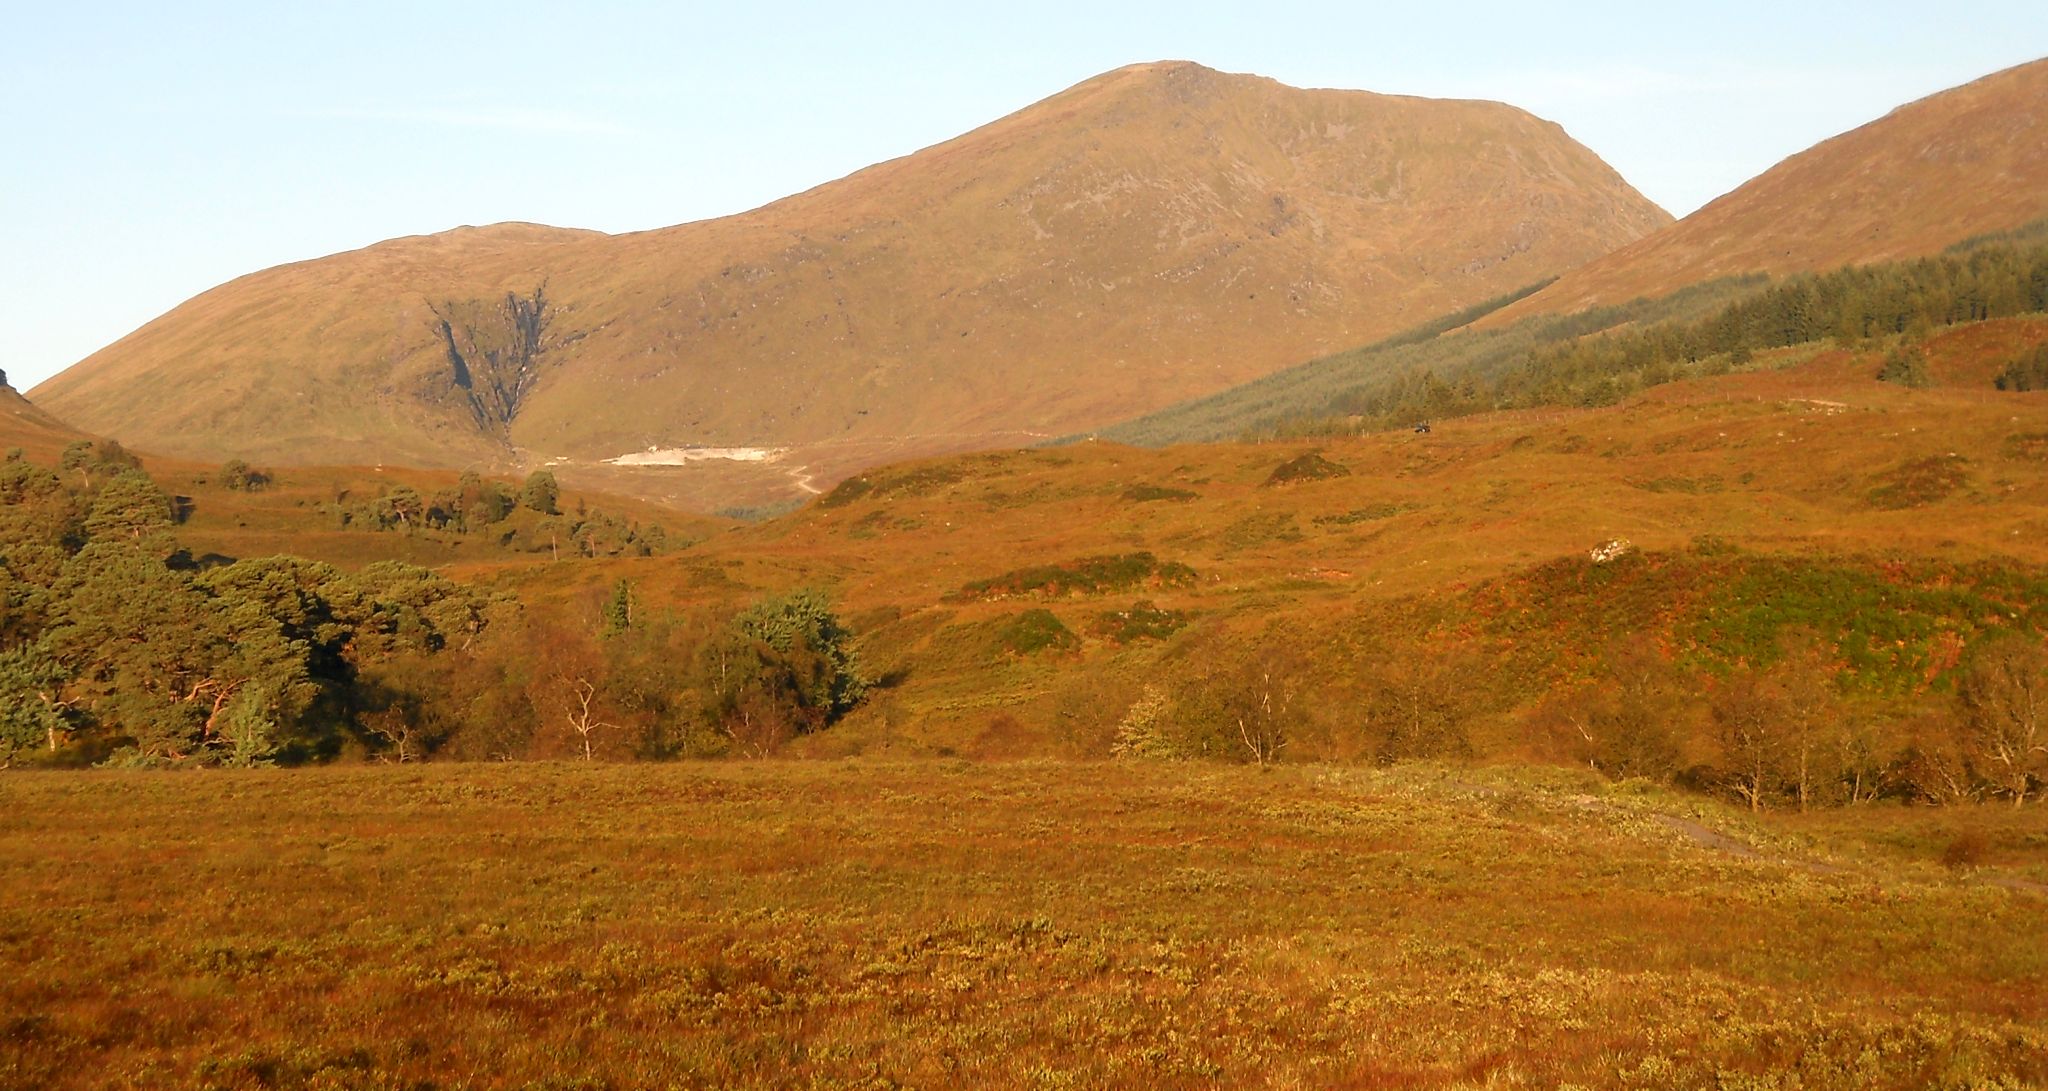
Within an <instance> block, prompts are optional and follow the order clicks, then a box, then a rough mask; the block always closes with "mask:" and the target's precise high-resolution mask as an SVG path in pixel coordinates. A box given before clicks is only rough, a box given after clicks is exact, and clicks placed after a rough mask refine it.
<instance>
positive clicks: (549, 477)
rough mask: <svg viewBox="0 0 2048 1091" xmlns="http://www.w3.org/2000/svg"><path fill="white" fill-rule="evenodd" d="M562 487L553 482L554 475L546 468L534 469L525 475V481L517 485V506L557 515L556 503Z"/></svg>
mask: <svg viewBox="0 0 2048 1091" xmlns="http://www.w3.org/2000/svg"><path fill="white" fill-rule="evenodd" d="M561 496H562V488H561V486H560V485H557V484H555V475H554V474H552V473H550V472H548V471H547V470H535V471H533V472H532V473H530V474H528V475H526V483H525V484H524V485H521V486H520V487H519V506H520V507H522V508H525V509H527V510H528V511H537V512H540V513H541V514H542V515H559V514H561V511H560V509H559V508H557V507H556V504H557V503H558V502H559V501H560V500H561Z"/></svg>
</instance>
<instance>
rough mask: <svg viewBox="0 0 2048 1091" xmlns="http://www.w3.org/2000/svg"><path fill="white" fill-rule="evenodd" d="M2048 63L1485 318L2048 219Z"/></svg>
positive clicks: (1700, 214)
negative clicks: (2047, 134)
mask: <svg viewBox="0 0 2048 1091" xmlns="http://www.w3.org/2000/svg"><path fill="white" fill-rule="evenodd" d="M2044 126H2048V60H2038V61H2034V62H2032V63H2030V64H2024V65H2020V66H2017V67H2014V68H2009V69H2006V70H2005V71H2003V72H1996V73H1993V74H1992V75H1989V76H1986V77H1984V78H1983V79H1980V80H1976V81H1974V82H1971V83H1967V84H1964V85H1963V86H1961V87H1957V88H1953V89H1951V90H1948V91H1943V92H1941V93H1939V94H1936V95H1931V96H1929V97H1927V98H1924V99H1921V100H1919V101H1917V102H1912V103H1908V104H1906V105H1904V106H1901V107H1899V108H1898V109H1896V110H1894V111H1892V112H1891V113H1889V114H1887V115H1885V116H1884V117H1882V118H1879V119H1877V120H1876V121H1873V122H1871V123H1869V124H1867V125H1864V126H1861V127H1860V128H1857V129H1854V130H1852V131H1850V132H1847V133H1843V134H1842V135H1840V136H1837V137H1835V138H1833V139H1831V140H1827V141H1823V142H1822V143H1820V144H1817V145H1815V146H1814V147H1812V148H1809V149H1807V150H1806V151H1803V152H1800V153H1799V154H1798V155H1795V156H1792V157H1791V158H1789V159H1786V160H1785V161H1784V162H1782V163H1779V164H1778V165H1777V166H1774V167H1772V168H1771V169H1770V170H1768V171H1765V172H1764V173H1763V174H1761V175H1758V176H1757V177H1756V178H1754V179H1751V180H1750V181H1748V182H1746V183H1744V184H1743V185H1741V186H1740V187H1738V188H1737V189H1735V190H1734V191H1733V192H1731V193H1728V194H1727V195H1725V196H1723V197H1721V198H1719V199H1717V200H1715V201H1713V202H1712V203H1710V204H1708V205H1707V206H1706V207H1705V208H1702V209H1700V210H1699V211H1697V212H1694V213H1693V214H1692V215H1690V216H1687V217H1686V218H1685V219H1683V220H1681V221H1679V222H1678V223H1676V224H1673V225H1671V226H1670V227H1667V228H1664V229H1663V230H1661V231H1658V232H1655V233H1654V234H1651V235H1649V236H1647V237H1645V238H1643V239H1641V240H1639V241H1637V242H1635V243H1632V244H1630V245H1628V246H1625V247H1622V248H1620V249H1619V250H1616V251H1615V252H1614V253H1612V254H1608V255H1606V256H1604V257H1601V258H1599V259H1596V260H1594V261H1591V262H1588V263H1587V264H1586V265H1584V266H1581V267H1580V268H1578V269H1574V270H1572V271H1571V272H1569V273H1566V274H1565V275H1564V276H1562V277H1560V278H1559V279H1558V281H1557V282H1556V283H1554V284H1552V285H1550V286H1549V287H1548V288H1545V289H1544V290H1543V291H1540V292H1538V293H1536V294H1535V295H1533V296H1531V297H1529V298H1528V299H1525V300H1522V301H1520V302H1518V303H1516V304H1514V305H1513V306H1510V307H1507V308H1505V309H1503V310H1501V311H1499V312H1498V313H1496V314H1493V315H1490V316H1488V317H1487V318H1485V319H1482V320H1481V322H1480V325H1482V326H1485V327H1499V326H1504V325H1507V324H1509V323H1512V322H1515V321H1518V320H1520V319H1522V318H1526V317H1529V316H1531V315H1539V314H1567V313H1571V312H1574V311H1579V310H1583V309H1585V308H1587V307H1593V306H1603V305H1607V306H1611V305H1614V304H1617V303H1622V302H1625V301H1627V300H1631V299H1637V298H1641V297H1645V296H1649V297H1655V296H1660V295H1663V294H1665V293H1667V292H1672V291H1676V290H1678V289H1680V288H1683V287H1685V286H1686V285H1689V284H1698V283H1701V282H1703V281H1708V280H1713V279H1716V278H1721V277H1730V276H1737V275H1741V274H1747V273H1772V274H1780V275H1782V274H1785V273H1792V272H1812V271H1824V270H1828V269H1834V268H1838V267H1840V266H1843V265H1851V264H1863V263H1868V262H1878V261H1892V260H1896V259H1899V258H1908V257H1918V256H1921V255H1926V254H1933V253H1936V252H1938V251H1940V250H1941V249H1942V248H1943V247H1945V246H1948V245H1949V244H1951V243H1954V242H1956V241H1958V240H1960V239H1962V238H1964V237H1966V236H1972V235H1980V234H1987V233H1995V232H1999V231H2004V230H2009V229H2011V228H2016V227H2019V226H2021V225H2023V224H2027V223H2030V222H2032V221H2034V220H2037V219H2040V218H2041V217H2043V216H2048V141H2044V140H2042V139H2041V136H2040V134H2041V132H2042V129H2043V127H2044Z"/></svg>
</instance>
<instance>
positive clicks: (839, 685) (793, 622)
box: [733, 588, 868, 723]
mask: <svg viewBox="0 0 2048 1091" xmlns="http://www.w3.org/2000/svg"><path fill="white" fill-rule="evenodd" d="M733 624H734V626H735V628H737V629H738V631H739V632H741V633H744V634H745V635H746V636H748V637H749V638H751V639H753V640H755V641H758V642H759V643H761V644H762V645H764V646H766V647H768V648H770V649H772V650H773V651H775V652H776V653H777V654H779V655H783V656H788V657H806V658H810V659H814V660H815V661H816V663H815V665H814V666H813V668H812V669H810V670H809V671H807V672H806V675H807V678H806V681H805V684H804V686H803V687H802V695H803V700H804V704H805V707H807V708H810V709H814V710H816V711H818V712H819V713H821V714H822V715H823V717H824V720H825V721H826V722H828V723H829V722H830V721H832V720H835V719H838V718H839V717H840V716H842V715H844V714H845V713H846V712H848V711H849V710H851V709H852V708H853V706H854V705H856V704H858V703H860V699H861V697H862V696H863V695H864V694H865V693H866V692H867V688H868V681H867V679H866V678H864V677H862V675H861V672H860V662H859V659H858V657H857V656H856V655H855V654H854V651H853V632H852V631H851V630H849V629H848V628H847V627H846V625H845V623H844V622H842V621H840V620H839V617H838V616H837V615H836V614H834V613H833V612H832V604H831V601H830V600H828V599H827V598H826V597H825V593H824V592H822V591H818V590H816V589H813V588H803V589H801V590H797V591H792V592H790V593H789V594H787V595H781V596H778V597H776V598H772V599H769V600H767V601H765V602H761V603H757V604H756V605H754V606H753V607H751V608H749V609H748V610H747V611H746V612H745V613H742V614H740V615H739V616H738V617H737V618H735V619H734V620H733ZM792 661H794V659H793V660H792Z"/></svg>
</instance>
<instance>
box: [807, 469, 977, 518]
mask: <svg viewBox="0 0 2048 1091" xmlns="http://www.w3.org/2000/svg"><path fill="white" fill-rule="evenodd" d="M966 477H967V468H966V467H964V466H960V465H955V464H953V463H938V464H935V465H925V466H911V467H908V468H906V469H900V470H893V471H880V470H878V471H872V472H869V473H864V474H856V475H855V476H853V477H849V478H847V479H846V480H844V481H841V482H840V483H839V484H837V485H834V486H833V487H832V491H830V492H828V493H826V494H825V495H823V496H821V497H819V498H818V506H819V507H821V508H838V507H844V506H846V505H848V504H851V503H853V502H854V501H856V500H862V499H872V500H887V499H891V498H895V497H905V496H928V495H930V494H932V493H934V492H937V491H938V490H940V489H942V488H945V487H946V486H947V485H951V484H954V483H955V482H958V481H962V480H965V479H966Z"/></svg>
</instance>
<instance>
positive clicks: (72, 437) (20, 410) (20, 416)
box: [0, 380, 89, 463]
mask: <svg viewBox="0 0 2048 1091" xmlns="http://www.w3.org/2000/svg"><path fill="white" fill-rule="evenodd" d="M87 438H89V437H88V436H86V434H85V433H83V432H80V431H79V430H78V429H76V428H73V427H71V426H70V425H68V424H65V423H64V422H63V421H60V420H58V419H57V418H55V417H53V416H51V415H50V414H48V413H45V412H43V411H42V409H40V408H38V407H37V406H36V404H35V403H33V402H31V401H29V400H28V399H27V398H24V397H22V396H21V392H20V391H17V390H15V389H14V388H13V387H11V386H8V385H7V384H6V383H5V381H4V380H0V447H19V448H21V449H22V452H23V453H24V454H26V455H27V456H29V457H30V458H35V459H39V460H41V461H44V462H49V463H55V462H56V461H57V456H58V455H59V454H60V453H61V452H62V451H63V450H64V448H65V447H66V446H68V445H70V444H71V443H73V442H75V441H77V440H81V439H87Z"/></svg>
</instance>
